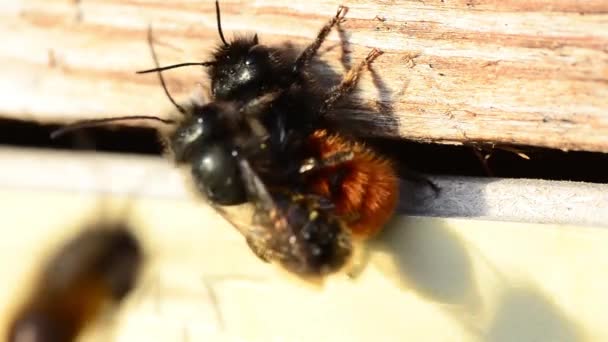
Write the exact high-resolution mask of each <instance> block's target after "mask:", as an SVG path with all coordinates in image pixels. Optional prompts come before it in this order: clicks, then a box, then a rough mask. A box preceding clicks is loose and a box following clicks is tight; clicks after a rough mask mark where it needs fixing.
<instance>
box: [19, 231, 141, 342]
mask: <svg viewBox="0 0 608 342" xmlns="http://www.w3.org/2000/svg"><path fill="white" fill-rule="evenodd" d="M142 261H143V257H142V251H141V247H140V245H139V242H138V241H137V239H136V238H135V236H134V235H133V234H132V233H131V231H130V229H129V228H128V227H126V226H124V225H122V224H96V225H94V226H92V227H90V228H89V229H86V230H85V231H84V232H82V233H81V234H80V235H78V236H76V237H75V238H73V239H72V240H71V241H69V242H68V243H66V244H65V245H64V246H63V247H61V248H60V250H59V251H58V252H57V253H56V254H55V255H54V256H53V257H52V258H51V259H50V260H49V262H48V264H47V265H46V267H45V268H44V270H43V272H42V274H41V275H40V276H39V279H38V281H37V282H36V284H37V286H36V288H35V289H34V291H33V293H32V294H31V296H30V297H29V299H28V300H27V301H26V302H25V303H24V305H23V306H22V307H21V308H20V309H19V310H18V311H17V314H16V315H15V317H14V319H13V320H12V323H11V325H10V327H9V336H8V341H10V342H68V341H74V340H75V339H76V338H77V337H78V336H79V335H80V334H81V333H82V332H83V330H84V329H85V328H86V327H87V325H88V324H89V323H91V322H92V321H94V320H95V319H96V318H97V317H98V316H99V315H100V314H101V313H102V311H103V309H104V307H106V306H107V305H108V304H111V305H116V304H118V303H120V302H121V301H122V300H123V299H124V298H125V297H126V296H127V294H128V293H129V292H130V291H131V289H133V287H134V285H135V283H136V280H137V277H138V273H139V270H140V268H141V264H142Z"/></svg>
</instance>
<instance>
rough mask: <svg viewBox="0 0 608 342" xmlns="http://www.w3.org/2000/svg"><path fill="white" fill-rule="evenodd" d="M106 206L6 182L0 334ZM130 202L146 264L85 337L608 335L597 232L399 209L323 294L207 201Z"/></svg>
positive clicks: (603, 238) (607, 264)
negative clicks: (36, 278) (56, 249)
mask: <svg viewBox="0 0 608 342" xmlns="http://www.w3.org/2000/svg"><path fill="white" fill-rule="evenodd" d="M101 203H104V205H103V207H104V208H106V210H109V208H110V207H114V208H119V209H125V205H124V202H120V201H119V202H115V201H110V200H106V201H101V200H100V199H99V198H98V197H96V196H92V195H86V194H84V193H83V194H80V195H78V194H76V193H73V192H63V193H62V192H50V191H49V192H40V191H38V192H33V191H32V192H27V191H17V190H14V191H13V190H7V189H4V190H0V204H1V205H0V208H2V209H1V210H2V219H3V229H4V231H3V238H2V241H1V242H0V244H1V248H0V251H1V252H2V257H1V258H0V286H1V287H2V289H1V290H0V296H2V297H1V298H0V312H2V313H4V314H3V315H2V322H1V326H2V332H1V333H2V334H4V329H5V326H6V323H7V318H8V315H9V314H10V313H11V310H12V309H13V308H14V305H15V304H16V303H17V302H18V301H19V300H20V299H21V297H20V296H22V295H23V294H24V293H25V292H26V290H27V289H28V286H26V285H27V284H28V279H29V277H30V275H31V274H32V273H33V272H34V271H35V269H36V267H37V265H39V262H40V260H41V258H43V256H44V255H46V254H47V253H48V252H49V251H50V250H51V249H52V247H53V246H56V245H57V244H58V243H60V242H61V241H62V240H63V239H65V238H66V237H68V236H69V234H71V233H74V231H75V230H76V229H78V226H79V222H85V220H86V218H87V217H91V215H93V216H94V215H97V216H98V215H99V212H100V204H101ZM131 205H132V206H131V207H130V217H131V218H130V220H131V221H132V222H134V223H138V224H137V233H138V234H139V236H140V237H141V238H142V239H143V242H144V243H145V245H146V251H147V254H148V256H149V258H150V259H149V263H148V266H147V268H146V271H145V274H144V276H143V277H142V281H141V286H139V288H138V289H137V290H136V292H135V293H134V294H133V295H132V296H131V297H130V298H129V300H128V301H127V303H126V305H125V306H124V307H122V308H121V310H120V312H119V313H118V315H117V316H113V317H112V318H110V319H106V320H105V321H104V322H105V324H104V325H99V326H103V327H108V326H110V327H112V329H111V330H110V329H105V332H104V333H103V334H101V335H98V334H97V333H98V331H97V330H95V329H93V330H92V333H91V334H90V335H91V336H93V338H92V339H91V340H108V339H110V340H113V339H115V340H117V341H608V326H607V324H606V319H607V318H606V316H607V315H606V313H607V312H608V291H607V287H606V283H607V282H608V250H607V248H606V246H608V231H606V230H603V229H596V228H583V227H567V226H552V225H532V224H510V223H499V222H484V221H472V220H458V219H448V220H444V219H428V218H412V217H410V218H405V217H402V218H398V219H396V220H395V222H394V223H393V224H392V225H391V226H390V227H388V228H387V229H388V230H387V234H385V235H384V236H383V238H382V239H381V240H379V241H376V242H374V243H373V244H372V247H371V250H372V252H371V260H370V262H369V264H368V267H367V268H366V269H365V270H364V272H363V273H362V274H361V276H360V277H359V278H357V279H355V280H351V279H348V278H346V277H343V276H336V277H334V278H332V279H330V280H328V281H327V282H326V284H325V287H324V288H322V289H315V288H313V287H310V286H303V285H302V284H300V283H299V282H296V281H294V280H293V279H288V278H286V277H285V276H284V274H282V273H281V272H278V271H277V269H276V268H275V267H274V266H271V265H266V264H264V263H262V262H260V261H259V260H258V259H257V258H256V257H254V256H253V255H252V253H251V252H249V250H248V249H247V247H246V245H245V243H244V241H243V240H242V238H241V236H240V235H238V233H236V231H235V230H234V229H232V228H231V227H230V226H229V225H228V224H227V223H225V222H223V221H222V219H221V218H220V217H219V216H218V215H216V214H215V213H214V212H213V211H212V210H211V209H210V208H208V207H207V206H206V205H204V204H201V203H193V202H189V201H186V200H182V199H167V200H161V199H154V200H152V199H135V201H133V200H132V201H131ZM123 211H124V210H123ZM106 212H108V211H106ZM99 330H101V329H99ZM95 336H97V337H99V336H101V337H100V338H97V339H96V338H95Z"/></svg>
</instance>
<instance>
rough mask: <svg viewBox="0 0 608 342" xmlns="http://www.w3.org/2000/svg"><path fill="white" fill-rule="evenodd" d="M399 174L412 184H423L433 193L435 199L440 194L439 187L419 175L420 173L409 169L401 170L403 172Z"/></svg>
mask: <svg viewBox="0 0 608 342" xmlns="http://www.w3.org/2000/svg"><path fill="white" fill-rule="evenodd" d="M400 173H401V176H403V178H404V179H407V180H411V181H412V182H415V183H424V184H426V185H427V186H429V187H430V188H431V189H432V190H433V192H434V193H435V197H437V196H438V195H439V193H440V192H441V188H440V187H439V185H437V184H435V182H433V181H432V180H430V179H428V178H427V177H426V176H424V175H423V174H420V173H418V172H416V171H413V170H410V169H403V170H401V172H400Z"/></svg>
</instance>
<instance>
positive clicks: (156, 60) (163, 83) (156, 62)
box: [148, 25, 186, 115]
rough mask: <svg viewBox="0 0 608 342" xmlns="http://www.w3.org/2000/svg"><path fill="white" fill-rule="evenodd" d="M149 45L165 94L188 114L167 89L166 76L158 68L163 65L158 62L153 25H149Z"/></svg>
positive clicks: (180, 109) (181, 111) (176, 106)
mask: <svg viewBox="0 0 608 342" xmlns="http://www.w3.org/2000/svg"><path fill="white" fill-rule="evenodd" d="M148 46H150V53H151V54H152V59H153V60H154V66H156V68H155V69H156V70H155V71H157V74H158V80H159V81H160V85H161V86H162V87H163V91H164V92H165V95H167V98H168V99H169V101H171V103H172V104H173V106H175V108H177V110H178V111H179V112H180V113H182V114H184V115H186V110H185V109H184V108H183V107H182V106H180V105H179V104H177V102H175V100H174V99H173V97H172V96H171V94H169V90H167V85H166V84H165V78H164V77H163V74H162V73H161V72H160V70H158V69H161V67H160V65H159V64H158V57H157V56H156V51H155V50H154V42H153V41H152V25H150V26H148Z"/></svg>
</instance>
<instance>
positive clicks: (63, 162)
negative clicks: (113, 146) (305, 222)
mask: <svg viewBox="0 0 608 342" xmlns="http://www.w3.org/2000/svg"><path fill="white" fill-rule="evenodd" d="M0 165H2V168H0V189H2V188H4V189H8V188H13V189H37V190H42V191H56V190H61V191H71V192H78V193H83V192H85V193H91V192H96V193H97V192H99V193H112V194H114V195H117V196H118V195H121V196H126V195H130V194H131V195H133V194H137V195H138V196H142V197H147V198H161V199H175V200H184V199H187V198H189V197H191V196H192V191H191V190H192V188H191V187H190V182H189V179H190V177H189V170H188V169H187V168H183V169H182V168H176V167H175V166H174V165H172V164H171V163H169V162H167V161H166V160H165V159H163V158H160V157H150V156H138V155H122V154H115V153H99V152H93V153H91V152H73V151H48V150H46V151H44V150H36V149H23V148H1V147H0ZM40 165H44V171H43V172H41V171H40ZM430 179H431V180H432V181H433V182H434V183H435V184H437V185H438V186H439V187H440V188H441V191H440V192H439V193H438V194H436V193H434V192H433V191H432V189H431V188H429V187H428V186H426V184H415V183H410V182H407V181H404V182H403V184H402V189H401V195H400V203H399V208H398V212H399V213H400V214H409V215H417V216H435V217H471V218H478V219H479V218H481V219H485V220H494V221H510V222H515V221H518V222H530V223H552V224H571V225H588V226H597V227H607V228H608V184H593V183H583V182H566V181H545V180H538V179H505V178H474V177H456V176H431V177H430Z"/></svg>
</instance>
